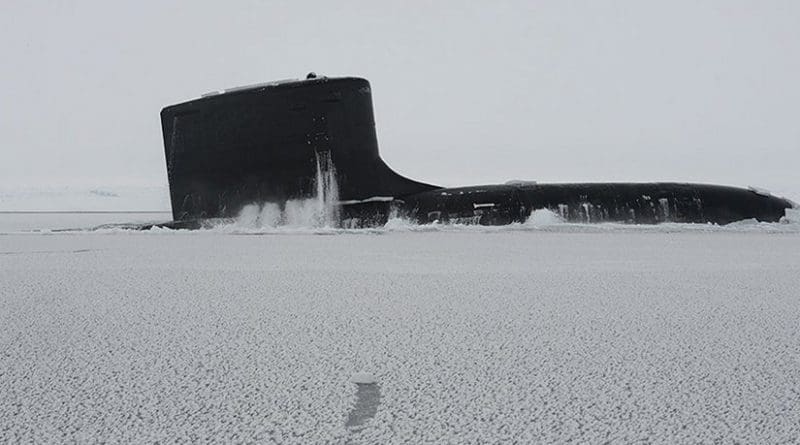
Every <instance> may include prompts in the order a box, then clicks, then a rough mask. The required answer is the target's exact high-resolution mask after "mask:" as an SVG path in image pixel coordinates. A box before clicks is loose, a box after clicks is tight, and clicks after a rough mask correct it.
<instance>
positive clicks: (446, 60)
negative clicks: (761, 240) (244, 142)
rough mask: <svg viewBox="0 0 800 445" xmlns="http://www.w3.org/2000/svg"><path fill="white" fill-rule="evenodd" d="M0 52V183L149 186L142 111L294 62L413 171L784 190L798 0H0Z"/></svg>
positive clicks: (291, 67) (271, 74)
mask: <svg viewBox="0 0 800 445" xmlns="http://www.w3.org/2000/svg"><path fill="white" fill-rule="evenodd" d="M469 3H474V4H473V5H472V6H468V4H469ZM223 4H226V5H227V6H222V5H223ZM0 49H1V50H2V51H0V54H2V67H3V68H2V69H1V70H0V83H1V84H2V85H1V86H2V90H1V91H0V185H6V186H8V185H36V184H44V185H51V186H52V185H70V184H81V185H91V186H103V185H115V184H133V185H160V184H166V169H165V164H164V152H163V145H162V140H161V130H160V122H159V111H160V109H161V108H162V107H163V106H165V105H169V104H173V103H177V102H181V101H184V100H187V99H191V98H193V97H196V96H199V95H200V94H202V93H205V92H207V91H211V90H217V89H221V88H226V87H231V86H236V85H242V84H251V83H257V82H263V81H268V80H276V79H285V78H293V77H303V76H304V75H305V74H306V73H307V72H308V71H316V72H317V73H319V74H324V75H329V76H340V75H354V76H362V77H366V78H367V79H369V80H370V81H371V83H372V90H373V98H374V101H375V112H376V121H377V127H378V138H379V143H380V148H381V153H382V155H383V157H384V159H385V160H386V161H387V162H388V163H389V165H391V166H392V167H393V168H394V169H395V170H397V171H398V172H400V173H402V174H405V175H407V176H410V177H412V178H414V179H418V180H423V181H427V182H431V183H436V184H442V185H470V184H478V183H497V182H505V181H506V180H509V179H530V180H538V181H540V182H545V181H557V182H565V181H612V180H614V181H617V180H619V181H655V180H662V181H665V180H670V181H697V182H710V183H723V184H733V185H741V186H747V185H755V186H761V187H765V188H768V189H771V190H773V191H774V192H777V193H779V194H785V195H788V196H789V197H790V198H794V199H795V200H797V199H800V167H798V166H799V165H800V125H799V124H800V1H791V0H790V1H757V0H753V1H744V2H743V1H730V0H725V1H697V0H692V1H673V0H671V1H663V0H661V1H641V0H636V1H585V2H571V1H547V2H544V1H542V2H538V1H519V2H500V1H484V2H466V1H457V2H445V1H436V2H394V3H390V2H381V1H375V0H373V1H364V2H349V1H341V2H332V1H326V2H314V1H298V0H294V1H286V2H278V1H240V2H234V1H232V2H219V1H214V2H200V1H187V2H165V1H153V2H148V1H141V2H134V1H128V2H109V1H105V0H103V1H70V2H35V1H13V0H4V1H2V2H0Z"/></svg>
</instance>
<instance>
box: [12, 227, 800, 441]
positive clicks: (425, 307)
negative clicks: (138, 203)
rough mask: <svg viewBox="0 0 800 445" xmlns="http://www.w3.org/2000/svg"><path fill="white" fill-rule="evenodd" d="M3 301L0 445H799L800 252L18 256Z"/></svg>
mask: <svg viewBox="0 0 800 445" xmlns="http://www.w3.org/2000/svg"><path fill="white" fill-rule="evenodd" d="M0 283H2V284H1V285H0V442H3V443H9V442H40V443H64V442H78V443H93V442H110V443H131V442H132V443H142V442H156V441H158V442H169V443H172V442H214V443H219V442H247V443H273V442H274V443H303V444H311V443H369V444H372V443H414V444H417V443H605V442H610V443H631V442H641V443H736V442H738V443H796V442H798V441H800V333H798V329H799V328H800V236H798V234H796V233H759V232H753V233H750V232H743V233H727V232H721V233H717V232H711V233H703V232H695V231H687V232H681V231H677V232H672V233H671V232H662V231H642V232H637V231H633V232H629V231H614V230H611V231H602V230H600V231H577V232H575V231H535V230H534V231H515V230H509V231H502V230H501V231H490V232H486V233H480V232H474V231H452V232H447V231H446V232H440V231H434V232H425V231H421V232H415V231H410V232H402V231H401V232H387V233H383V232H367V233H355V234H354V233H344V234H338V235H330V236H323V235H314V234H291V235H241V234H240V235H235V234H226V233H216V232H208V233H204V232H197V233H192V234H177V233H175V234H169V233H163V232H156V233H143V234H132V233H115V232H113V231H112V232H110V233H101V234H91V233H79V234H5V235H0ZM357 373H362V374H359V375H358V376H356V379H362V378H364V376H367V379H369V378H370V377H371V378H374V379H375V380H376V381H377V383H376V384H375V385H360V386H357V385H356V384H354V383H352V382H351V378H352V377H354V375H355V374H357ZM364 373H366V374H364Z"/></svg>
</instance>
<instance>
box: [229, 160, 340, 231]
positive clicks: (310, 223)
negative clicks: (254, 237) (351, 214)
mask: <svg viewBox="0 0 800 445" xmlns="http://www.w3.org/2000/svg"><path fill="white" fill-rule="evenodd" d="M315 163H316V174H315V175H314V187H313V191H314V193H313V194H312V195H311V196H309V197H307V198H301V199H291V200H287V201H285V202H281V203H276V202H263V203H252V204H249V205H246V206H244V208H242V210H241V212H239V215H238V216H237V218H236V219H237V222H238V224H239V225H242V226H245V227H250V228H265V227H281V226H282V227H293V228H336V227H339V225H340V224H339V182H338V180H337V178H336V167H335V166H334V164H333V160H332V159H331V154H330V151H322V152H317V153H315Z"/></svg>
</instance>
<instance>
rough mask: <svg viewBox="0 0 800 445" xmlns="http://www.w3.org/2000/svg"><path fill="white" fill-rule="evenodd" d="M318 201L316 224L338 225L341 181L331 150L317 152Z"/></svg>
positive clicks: (323, 225) (319, 225) (315, 198)
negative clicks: (337, 175)
mask: <svg viewBox="0 0 800 445" xmlns="http://www.w3.org/2000/svg"><path fill="white" fill-rule="evenodd" d="M315 156H316V161H317V176H316V180H315V181H316V192H317V193H316V196H315V197H314V200H315V201H316V203H317V215H316V224H315V225H316V226H317V227H337V226H338V225H339V183H338V181H337V180H336V166H334V165H333V160H332V159H331V152H330V151H323V152H316V154H315Z"/></svg>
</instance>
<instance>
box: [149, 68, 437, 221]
mask: <svg viewBox="0 0 800 445" xmlns="http://www.w3.org/2000/svg"><path fill="white" fill-rule="evenodd" d="M161 125H162V131H163V137H164V149H165V154H166V161H167V175H168V179H169V185H170V200H171V202H172V216H173V218H174V219H175V220H176V221H180V220H188V219H202V218H218V217H231V216H235V215H236V214H237V213H238V212H239V211H240V210H241V208H242V207H243V206H245V205H247V204H251V203H261V202H277V203H280V202H286V201H287V200H291V199H302V198H306V197H310V196H312V195H313V194H314V189H315V183H314V181H315V176H316V174H317V165H318V161H317V160H318V156H319V154H321V153H324V154H325V155H326V156H330V157H329V159H330V160H331V161H332V162H333V165H334V166H335V168H336V172H337V180H338V189H339V200H340V201H343V202H344V201H360V200H368V199H370V198H376V197H383V198H388V197H392V198H396V197H400V196H403V195H408V194H413V193H418V192H422V191H427V190H431V189H435V188H437V187H435V186H432V185H428V184H423V183H420V182H417V181H413V180H410V179H407V178H404V177H402V176H400V175H398V174H397V173H395V172H394V171H392V170H391V169H390V168H389V167H388V166H387V165H386V164H385V163H384V162H383V160H382V159H381V158H380V155H379V153H378V142H377V137H376V133H375V118H374V113H373V107H372V92H371V89H370V84H369V82H368V81H367V80H366V79H362V78H357V77H339V78H329V77H317V76H316V75H314V74H313V73H311V74H309V75H308V77H307V78H306V79H304V80H288V81H279V82H271V83H264V84H258V85H251V86H247V87H239V88H234V89H229V90H223V91H218V92H213V93H209V94H206V95H204V96H202V97H200V98H198V99H194V100H191V101H188V102H184V103H180V104H177V105H172V106H168V107H166V108H164V109H163V110H162V111H161Z"/></svg>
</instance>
